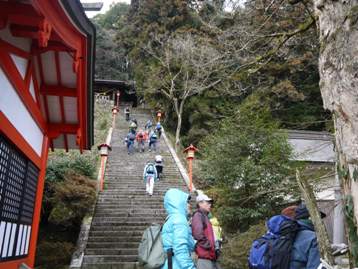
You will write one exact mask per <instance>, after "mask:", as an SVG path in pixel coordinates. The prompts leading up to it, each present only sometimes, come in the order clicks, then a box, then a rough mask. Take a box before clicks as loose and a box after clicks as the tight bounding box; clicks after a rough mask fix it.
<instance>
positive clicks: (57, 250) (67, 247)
mask: <svg viewBox="0 0 358 269" xmlns="http://www.w3.org/2000/svg"><path fill="white" fill-rule="evenodd" d="M74 250H75V245H74V244H73V243H71V242H61V241H46V240H43V241H40V242H39V244H38V245H37V255H36V269H52V268H56V269H62V268H63V269H65V268H68V264H69V263H70V261H71V255H72V253H73V252H74Z"/></svg>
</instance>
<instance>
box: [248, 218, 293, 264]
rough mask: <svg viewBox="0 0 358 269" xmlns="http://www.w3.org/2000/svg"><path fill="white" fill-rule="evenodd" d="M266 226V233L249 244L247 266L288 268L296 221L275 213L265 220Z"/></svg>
mask: <svg viewBox="0 0 358 269" xmlns="http://www.w3.org/2000/svg"><path fill="white" fill-rule="evenodd" d="M266 227H267V233H266V234H265V235H263V236H262V237H260V238H258V239H256V240H255V241H254V242H253V244H252V246H251V249H250V254H249V259H248V262H249V268H250V269H266V268H267V269H290V268H291V267H290V262H291V251H292V246H293V243H294V241H295V237H296V233H297V230H298V224H297V222H296V221H295V220H293V219H291V218H289V217H286V216H283V215H276V216H273V217H271V218H270V219H269V220H268V221H267V223H266ZM291 269H292V268H291ZM295 269H298V268H295Z"/></svg>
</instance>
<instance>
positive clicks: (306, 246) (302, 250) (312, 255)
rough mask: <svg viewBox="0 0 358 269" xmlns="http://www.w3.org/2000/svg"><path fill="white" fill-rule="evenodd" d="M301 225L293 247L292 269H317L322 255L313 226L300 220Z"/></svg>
mask: <svg viewBox="0 0 358 269" xmlns="http://www.w3.org/2000/svg"><path fill="white" fill-rule="evenodd" d="M297 222H298V224H299V225H300V228H299V231H298V232H297V235H296V239H295V242H294V243H293V246H292V252H291V264H290V269H317V267H318V266H319V264H320V254H319V248H318V243H317V236H316V233H315V231H314V227H313V225H312V224H309V223H307V222H303V221H300V220H298V221H297Z"/></svg>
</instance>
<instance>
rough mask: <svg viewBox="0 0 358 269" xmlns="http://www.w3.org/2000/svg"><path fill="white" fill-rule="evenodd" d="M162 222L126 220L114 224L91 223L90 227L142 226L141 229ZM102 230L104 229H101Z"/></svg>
mask: <svg viewBox="0 0 358 269" xmlns="http://www.w3.org/2000/svg"><path fill="white" fill-rule="evenodd" d="M162 222H163V220H149V221H148V220H147V221H140V220H139V221H138V220H137V221H133V220H130V219H129V220H127V221H122V222H115V221H112V222H111V221H93V222H92V226H94V227H95V226H97V227H107V226H117V227H125V228H127V227H128V226H142V229H145V228H147V227H148V226H150V225H152V224H153V223H162ZM103 229H104V228H103ZM138 229H139V228H138Z"/></svg>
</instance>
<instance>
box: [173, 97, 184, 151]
mask: <svg viewBox="0 0 358 269" xmlns="http://www.w3.org/2000/svg"><path fill="white" fill-rule="evenodd" d="M179 103H180V104H179ZM174 108H175V113H176V114H177V118H178V120H177V128H176V132H175V151H177V152H178V150H179V145H180V131H181V125H182V115H183V109H184V100H181V101H180V102H179V101H178V99H175V100H174Z"/></svg>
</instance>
